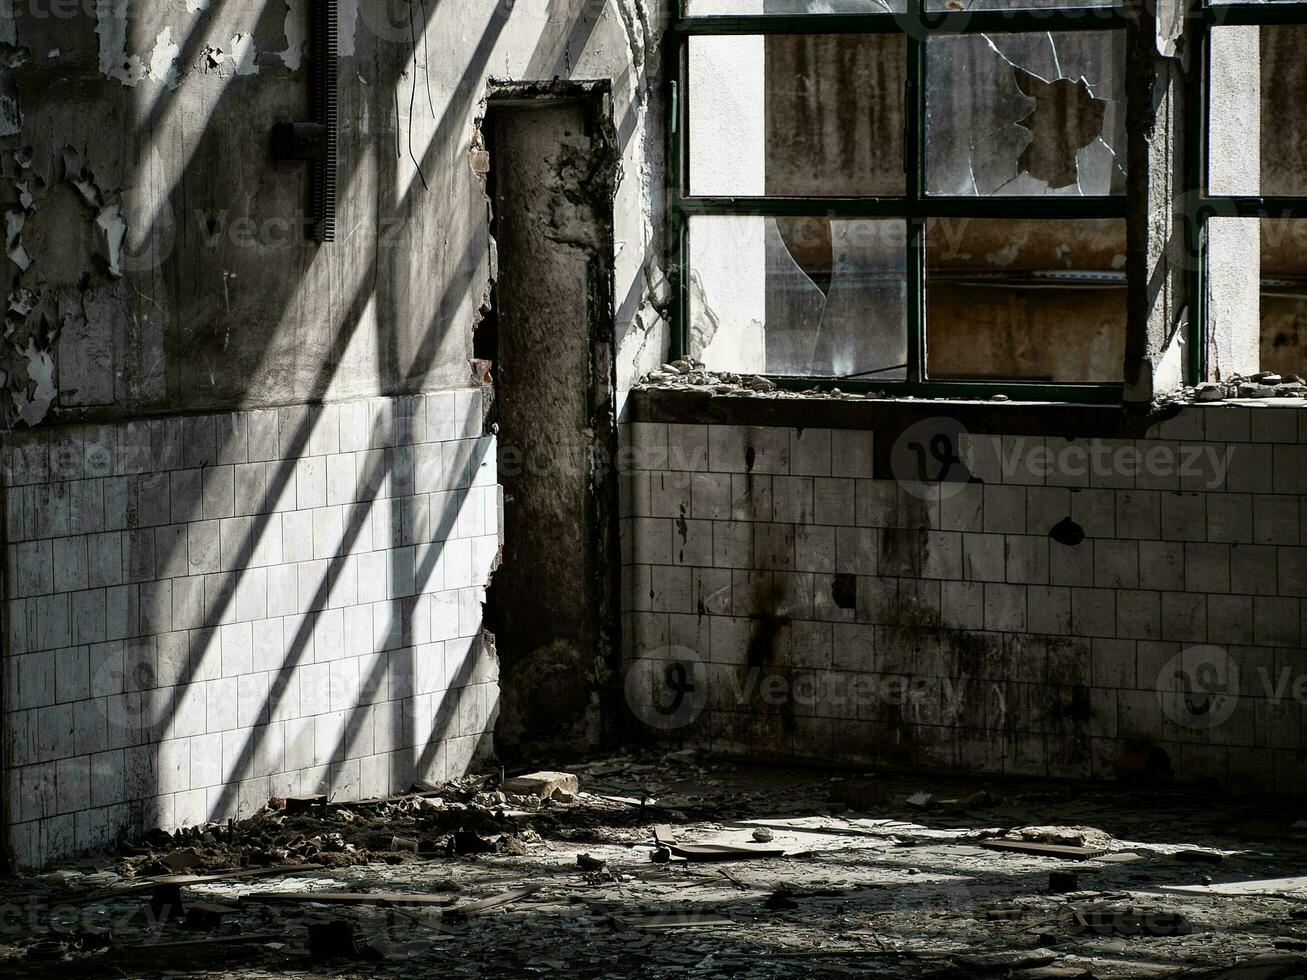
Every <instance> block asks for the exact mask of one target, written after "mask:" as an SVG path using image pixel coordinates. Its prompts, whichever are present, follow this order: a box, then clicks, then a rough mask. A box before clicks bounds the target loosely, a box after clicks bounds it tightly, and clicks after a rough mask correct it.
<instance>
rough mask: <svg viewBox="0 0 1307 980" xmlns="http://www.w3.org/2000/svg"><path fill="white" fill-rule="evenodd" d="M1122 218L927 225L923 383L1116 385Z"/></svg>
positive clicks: (1121, 330)
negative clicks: (932, 380)
mask: <svg viewBox="0 0 1307 980" xmlns="http://www.w3.org/2000/svg"><path fill="white" fill-rule="evenodd" d="M1125 321H1126V303H1125V222H1124V221H1120V220H1108V219H1101V220H1077V221H1050V220H1038V219H1003V220H993V219H985V220H980V219H967V218H937V219H932V220H931V221H929V222H927V224H926V340H927V359H926V367H927V373H928V375H929V376H930V377H931V378H935V379H941V378H981V379H994V380H1001V379H1018V380H1025V381H1047V382H1078V381H1120V380H1121V377H1122V370H1123V364H1124V357H1125Z"/></svg>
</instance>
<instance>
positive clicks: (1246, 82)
mask: <svg viewBox="0 0 1307 980" xmlns="http://www.w3.org/2000/svg"><path fill="white" fill-rule="evenodd" d="M1210 65H1211V69H1210V83H1209V93H1210V94H1209V107H1208V118H1207V126H1208V134H1209V135H1208V186H1209V187H1210V189H1211V193H1213V194H1248V195H1252V194H1259V193H1261V166H1262V160H1261V156H1262V155H1261V146H1262V133H1261V120H1262V115H1261V28H1259V27H1256V26H1239V27H1217V28H1214V29H1213V30H1212V33H1211V48H1210ZM1260 226H1261V221H1260V219H1258V218H1236V217H1229V216H1225V217H1214V218H1212V219H1211V220H1210V221H1209V222H1208V224H1207V371H1208V375H1209V377H1210V379H1211V380H1215V381H1220V380H1222V379H1224V378H1228V377H1230V376H1231V375H1234V374H1252V373H1254V372H1255V371H1257V370H1259V366H1260V357H1261V274H1262V257H1261V227H1260Z"/></svg>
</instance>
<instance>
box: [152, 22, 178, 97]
mask: <svg viewBox="0 0 1307 980" xmlns="http://www.w3.org/2000/svg"><path fill="white" fill-rule="evenodd" d="M180 53H181V48H180V47H179V46H178V45H176V44H174V43H173V40H172V28H171V27H165V28H164V29H163V30H161V31H160V32H159V36H158V37H156V38H155V39H154V52H153V54H151V55H150V78H152V79H154V80H155V81H156V82H163V84H165V85H167V86H168V87H169V88H176V87H177V56H178V55H179V54H180Z"/></svg>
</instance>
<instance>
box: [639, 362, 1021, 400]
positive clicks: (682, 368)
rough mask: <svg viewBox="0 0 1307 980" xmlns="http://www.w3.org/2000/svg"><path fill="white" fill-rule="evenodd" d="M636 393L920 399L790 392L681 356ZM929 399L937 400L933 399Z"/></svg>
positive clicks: (877, 393) (751, 376) (812, 390)
mask: <svg viewBox="0 0 1307 980" xmlns="http://www.w3.org/2000/svg"><path fill="white" fill-rule="evenodd" d="M635 388H636V389H637V390H650V389H653V390H668V389H672V390H680V391H685V392H687V393H693V394H706V395H710V396H711V395H721V396H734V397H740V398H800V399H811V398H824V399H834V400H847V401H860V400H870V399H889V400H897V401H913V400H916V399H917V398H918V397H919V396H916V395H896V394H893V393H892V392H887V391H883V390H881V391H868V392H859V391H841V390H840V389H839V388H818V387H812V388H806V389H804V390H802V391H790V390H787V389H784V388H781V387H779V386H777V384H776V383H775V382H774V381H771V380H770V379H768V378H764V377H762V376H761V375H756V374H734V373H732V372H730V371H712V370H710V369H709V368H707V367H705V366H704V364H703V362H702V361H698V360H695V359H694V358H693V357H682V358H679V359H677V360H675V361H672V362H671V363H670V364H664V365H663V366H662V367H661V368H659V369H658V370H656V371H650V372H649V373H648V374H647V375H646V376H645V377H644V378H643V379H641V380H640V381H638V382H637V383H636V384H635ZM931 400H936V399H935V398H934V397H932V399H931ZM967 400H974V399H967ZM991 400H992V401H1007V400H1008V399H1007V396H1006V395H994V396H993V398H992V399H991Z"/></svg>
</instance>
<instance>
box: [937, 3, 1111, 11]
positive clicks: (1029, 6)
mask: <svg viewBox="0 0 1307 980" xmlns="http://www.w3.org/2000/svg"><path fill="white" fill-rule="evenodd" d="M1121 6H1123V2H1121V0H1118V2H1115V3H1114V2H1112V0H1107V2H1104V0H926V9H927V10H931V11H935V10H1083V9H1085V8H1088V7H1096V8H1101V9H1113V8H1120V7H1121Z"/></svg>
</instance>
